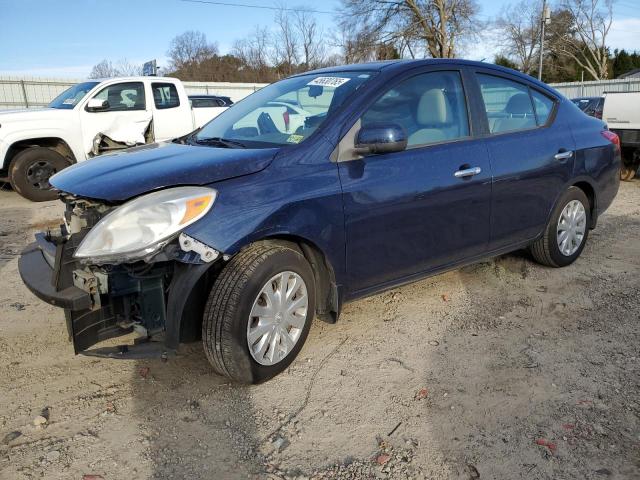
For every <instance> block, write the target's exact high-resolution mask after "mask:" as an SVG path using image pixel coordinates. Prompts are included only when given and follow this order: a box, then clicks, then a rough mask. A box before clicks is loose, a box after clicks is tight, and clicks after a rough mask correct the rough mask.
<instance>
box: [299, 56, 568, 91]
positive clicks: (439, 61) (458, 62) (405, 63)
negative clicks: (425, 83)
mask: <svg viewBox="0 0 640 480" xmlns="http://www.w3.org/2000/svg"><path fill="white" fill-rule="evenodd" d="M429 65H434V66H435V65H451V66H469V67H482V68H487V69H492V70H496V71H498V72H503V73H508V74H510V75H514V76H517V77H520V78H522V79H523V80H526V81H528V82H530V83H534V84H536V85H538V86H539V87H542V88H544V89H546V90H548V91H550V92H552V93H553V94H555V95H557V96H561V95H560V94H559V93H558V92H557V91H556V90H554V89H553V88H552V87H550V86H549V85H547V84H545V83H543V82H541V81H539V80H537V79H536V78H533V77H531V76H530V75H526V74H524V73H522V72H518V71H517V70H512V69H510V68H506V67H502V66H500V65H496V64H494V63H486V62H478V61H474V60H464V59H461V58H426V59H422V60H411V59H398V60H384V61H379V62H365V63H355V64H350V65H339V66H335V67H325V68H319V69H317V70H311V71H308V72H303V73H299V74H297V75H293V76H294V77H297V76H301V75H309V74H322V73H338V72H360V71H364V72H367V71H368V72H371V71H377V72H382V71H384V72H392V71H396V72H401V71H403V70H407V69H412V68H416V67H423V66H429Z"/></svg>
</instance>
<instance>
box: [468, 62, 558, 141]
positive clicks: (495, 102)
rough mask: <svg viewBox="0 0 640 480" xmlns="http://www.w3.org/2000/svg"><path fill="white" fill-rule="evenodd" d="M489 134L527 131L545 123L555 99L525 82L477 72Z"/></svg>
mask: <svg viewBox="0 0 640 480" xmlns="http://www.w3.org/2000/svg"><path fill="white" fill-rule="evenodd" d="M477 77H478V82H479V83H480V90H481V92H482V99H483V101H484V106H485V110H486V112H487V121H488V122H489V131H490V132H491V133H505V132H514V131H518V130H528V129H531V128H536V127H540V126H542V125H545V124H546V123H547V121H548V120H549V117H550V116H551V112H552V110H553V105H554V101H553V100H552V99H551V98H549V97H547V96H546V95H544V94H542V93H540V92H538V91H537V90H533V89H531V88H529V87H528V86H527V85H526V84H524V83H520V82H516V81H513V80H509V79H507V78H503V77H498V76H494V75H486V74H477Z"/></svg>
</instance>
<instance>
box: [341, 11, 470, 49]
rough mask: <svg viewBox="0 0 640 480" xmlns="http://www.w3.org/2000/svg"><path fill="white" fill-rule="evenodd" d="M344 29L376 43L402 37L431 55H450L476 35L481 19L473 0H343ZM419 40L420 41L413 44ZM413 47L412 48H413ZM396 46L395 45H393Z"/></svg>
mask: <svg viewBox="0 0 640 480" xmlns="http://www.w3.org/2000/svg"><path fill="white" fill-rule="evenodd" d="M342 3H343V11H344V13H345V16H344V18H345V20H344V22H343V23H345V25H346V28H347V29H348V30H349V31H351V32H354V34H357V33H360V34H362V35H363V37H362V38H366V39H368V40H369V41H375V42H376V43H388V42H395V41H397V40H403V41H404V42H405V43H404V46H403V48H404V47H406V48H407V49H408V50H409V51H410V53H411V55H412V56H416V54H415V51H413V50H414V49H415V47H420V48H421V49H422V50H423V52H424V55H428V56H431V57H434V58H452V57H455V55H456V51H457V50H458V49H459V48H460V44H461V43H462V42H463V41H465V40H467V39H469V38H470V37H473V36H474V35H476V34H477V32H478V30H479V28H480V26H481V22H480V21H479V19H478V16H477V14H478V10H479V7H478V5H477V4H476V2H475V0H342ZM416 42H419V43H416ZM412 47H413V48H412ZM396 48H397V47H396Z"/></svg>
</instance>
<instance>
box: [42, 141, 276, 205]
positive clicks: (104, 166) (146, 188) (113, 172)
mask: <svg viewBox="0 0 640 480" xmlns="http://www.w3.org/2000/svg"><path fill="white" fill-rule="evenodd" d="M276 152H277V149H240V148H213V147H207V146H192V145H182V144H177V143H170V142H167V143H155V144H151V145H145V146H142V147H137V148H133V149H130V150H127V151H126V152H122V153H117V154H110V155H101V156H99V157H96V158H93V159H90V160H87V161H85V162H82V163H79V164H76V165H73V166H72V167H69V168H65V169H64V170H63V171H61V172H60V173H58V174H56V175H54V176H53V177H51V184H52V185H53V186H54V187H55V188H57V189H58V190H60V191H63V192H67V193H71V194H73V195H77V196H82V197H89V198H94V199H98V200H105V201H108V202H120V201H124V200H128V199H129V198H132V197H135V196H138V195H140V194H142V193H146V192H150V191H152V190H159V189H161V188H166V187H177V186H181V185H206V184H209V183H213V182H217V181H220V180H226V179H229V178H233V177H239V176H242V175H248V174H250V173H255V172H259V171H260V170H262V169H264V168H266V167H267V166H268V165H269V163H271V160H272V159H273V157H274V156H275V154H276Z"/></svg>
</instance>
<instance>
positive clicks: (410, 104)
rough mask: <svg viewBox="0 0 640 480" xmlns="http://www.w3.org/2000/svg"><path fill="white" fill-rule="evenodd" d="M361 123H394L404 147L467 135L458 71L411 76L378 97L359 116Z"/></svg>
mask: <svg viewBox="0 0 640 480" xmlns="http://www.w3.org/2000/svg"><path fill="white" fill-rule="evenodd" d="M361 121H362V126H366V125H368V124H374V123H396V124H398V125H400V126H401V127H403V128H404V129H405V131H406V132H407V136H408V143H407V146H408V147H416V146H421V145H427V144H430V143H438V142H446V141H451V140H455V139H459V138H464V137H468V136H469V120H468V116H467V107H466V101H465V97H464V91H463V89H462V81H461V79H460V74H459V73H458V72H430V73H425V74H422V75H416V76H415V77H411V78H409V79H407V80H405V81H403V82H401V83H400V84H398V85H397V86H395V87H393V88H392V89H391V90H389V91H388V92H387V93H385V94H384V95H383V96H382V97H380V98H379V99H378V100H377V101H376V102H375V103H374V104H373V105H372V106H371V107H370V108H369V110H368V111H367V112H366V113H365V114H364V115H363V116H362V118H361Z"/></svg>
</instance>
